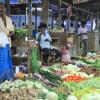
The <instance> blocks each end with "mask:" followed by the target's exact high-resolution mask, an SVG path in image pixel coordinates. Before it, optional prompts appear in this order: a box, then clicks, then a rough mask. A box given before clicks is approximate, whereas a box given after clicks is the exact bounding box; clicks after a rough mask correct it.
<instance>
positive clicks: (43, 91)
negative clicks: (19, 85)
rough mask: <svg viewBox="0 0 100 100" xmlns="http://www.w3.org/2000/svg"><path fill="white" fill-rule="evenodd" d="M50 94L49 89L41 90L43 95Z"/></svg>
mask: <svg viewBox="0 0 100 100" xmlns="http://www.w3.org/2000/svg"><path fill="white" fill-rule="evenodd" d="M48 92H49V91H48V89H46V88H44V87H43V88H42V89H41V93H43V94H47V93H48Z"/></svg>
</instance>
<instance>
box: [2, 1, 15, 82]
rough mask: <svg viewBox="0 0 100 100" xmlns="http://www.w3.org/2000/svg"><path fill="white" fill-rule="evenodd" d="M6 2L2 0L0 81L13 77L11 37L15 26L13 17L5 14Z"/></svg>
mask: <svg viewBox="0 0 100 100" xmlns="http://www.w3.org/2000/svg"><path fill="white" fill-rule="evenodd" d="M5 12H6V10H5V2H4V1H2V0H1V1H0V83H1V82H3V81H5V80H11V79H12V78H13V68H12V66H13V65H12V58H11V52H10V41H9V38H10V36H11V35H12V33H13V31H14V28H13V24H12V21H11V19H10V18H9V17H8V16H6V14H5Z"/></svg>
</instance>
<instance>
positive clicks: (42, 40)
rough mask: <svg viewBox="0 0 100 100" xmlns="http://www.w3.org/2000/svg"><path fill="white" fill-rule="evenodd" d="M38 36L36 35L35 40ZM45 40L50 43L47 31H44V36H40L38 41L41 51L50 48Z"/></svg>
mask: <svg viewBox="0 0 100 100" xmlns="http://www.w3.org/2000/svg"><path fill="white" fill-rule="evenodd" d="M39 34H40V33H37V35H36V38H37V39H38V36H39ZM46 39H48V40H49V41H52V40H51V36H50V35H49V32H48V31H47V30H46V31H45V35H44V34H42V35H41V39H40V46H41V48H42V49H44V48H48V49H50V48H52V46H51V44H50V42H49V41H45V40H46Z"/></svg>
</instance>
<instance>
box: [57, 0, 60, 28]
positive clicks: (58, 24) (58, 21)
mask: <svg viewBox="0 0 100 100" xmlns="http://www.w3.org/2000/svg"><path fill="white" fill-rule="evenodd" d="M58 3H59V4H58V5H59V11H58V20H57V27H58V28H60V27H61V0H60V1H59V2H58Z"/></svg>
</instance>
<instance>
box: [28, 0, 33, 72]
mask: <svg viewBox="0 0 100 100" xmlns="http://www.w3.org/2000/svg"><path fill="white" fill-rule="evenodd" d="M28 19H29V21H28V26H29V32H30V36H31V35H32V0H28ZM30 49H31V48H30V46H29V42H28V52H29V55H28V70H29V72H31V62H30V60H31V58H30V55H31V50H30Z"/></svg>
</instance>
